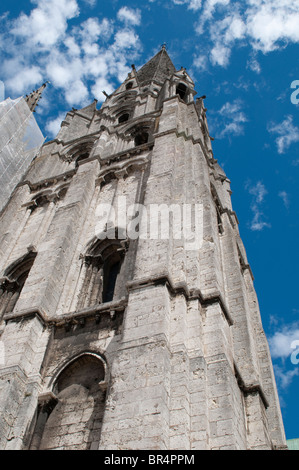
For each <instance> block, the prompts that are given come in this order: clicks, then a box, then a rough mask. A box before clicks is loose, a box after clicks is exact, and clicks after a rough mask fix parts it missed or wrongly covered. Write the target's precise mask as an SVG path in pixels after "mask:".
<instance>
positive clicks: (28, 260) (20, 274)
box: [0, 252, 36, 319]
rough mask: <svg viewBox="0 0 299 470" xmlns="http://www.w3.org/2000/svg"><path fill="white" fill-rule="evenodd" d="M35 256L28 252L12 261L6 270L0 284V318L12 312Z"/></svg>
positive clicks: (33, 253)
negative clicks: (17, 259)
mask: <svg viewBox="0 0 299 470" xmlns="http://www.w3.org/2000/svg"><path fill="white" fill-rule="evenodd" d="M35 257H36V253H35V252H30V253H28V254H27V255H26V256H24V257H23V258H21V259H20V260H19V261H17V262H15V263H13V265H12V266H10V267H9V268H8V269H7V270H6V271H5V275H4V278H3V279H2V283H1V285H0V319H1V318H2V316H3V315H5V314H6V313H9V312H12V311H13V309H14V307H15V305H16V303H17V301H18V299H19V297H20V294H21V292H22V290H23V287H24V285H25V282H26V280H27V278H28V275H29V272H30V270H31V268H32V265H33V263H34V260H35Z"/></svg>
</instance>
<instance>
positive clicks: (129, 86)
mask: <svg viewBox="0 0 299 470" xmlns="http://www.w3.org/2000/svg"><path fill="white" fill-rule="evenodd" d="M131 88H133V82H129V83H127V84H126V90H131Z"/></svg>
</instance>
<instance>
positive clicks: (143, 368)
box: [0, 47, 285, 450]
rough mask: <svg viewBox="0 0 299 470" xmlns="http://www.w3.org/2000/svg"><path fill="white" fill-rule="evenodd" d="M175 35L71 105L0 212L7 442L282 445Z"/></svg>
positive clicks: (219, 179)
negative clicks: (174, 54) (168, 45)
mask: <svg viewBox="0 0 299 470" xmlns="http://www.w3.org/2000/svg"><path fill="white" fill-rule="evenodd" d="M195 95H196V92H195V90H194V83H193V81H192V79H191V77H190V76H189V75H188V73H187V71H186V70H185V69H184V68H181V69H180V70H176V68H175V67H174V65H173V63H172V61H171V60H170V58H169V56H168V54H167V52H166V49H165V47H163V48H162V49H161V51H160V52H159V53H158V54H157V55H156V56H155V57H153V58H152V59H151V60H150V61H149V62H148V63H147V64H145V65H144V66H143V67H142V68H141V69H140V70H139V71H137V70H136V69H135V67H134V66H132V70H131V72H130V73H129V75H128V77H127V79H126V80H125V81H124V83H122V85H121V86H120V87H119V88H118V89H117V90H116V91H115V92H114V93H112V94H111V95H110V96H108V95H107V96H106V101H105V102H104V103H103V105H102V106H101V109H100V110H98V109H97V102H96V101H94V102H93V103H91V104H90V105H89V106H87V107H86V108H84V109H80V110H76V109H72V111H70V112H69V113H68V114H67V115H66V118H65V120H64V121H63V122H62V124H61V129H60V131H59V133H58V135H57V137H56V138H55V139H54V140H52V141H50V142H47V143H45V144H44V145H43V147H42V149H41V152H40V153H39V155H38V156H37V158H36V159H35V160H34V162H33V163H32V165H31V167H30V169H29V171H28V172H27V175H26V177H25V179H24V180H23V181H22V182H21V183H20V184H19V185H18V186H17V188H16V190H15V191H14V193H13V194H12V197H11V200H10V202H9V204H8V205H7V207H6V209H5V210H4V212H3V213H2V214H1V221H0V240H1V243H0V277H1V280H0V282H1V287H0V289H1V290H0V321H1V323H0V325H1V333H0V334H1V336H0V346H1V349H0V352H1V354H0V406H1V416H0V447H1V448H2V449H6V450H9V449H33V450H37V449H86V450H89V449H100V450H117V449H118V450H137V449H145V450H146V449H148V450H172V449H174V450H177V449H179V450H197V449H198V450H201V449H205V450H211V449H234V450H238V449H280V448H284V446H285V437H284V430H283V424H282V419H281V413H280V408H279V402H278V397H277V391H276V385H275V380H274V375H273V370H272V364H271V358H270V354H269V349H268V344H267V341H266V338H265V334H264V332H263V328H262V324H261V318H260V313H259V308H258V302H257V298H256V294H255V290H254V286H253V277H252V273H251V270H250V266H249V264H248V261H247V258H246V253H245V250H244V247H243V244H242V241H241V238H240V235H239V230H238V219H237V216H236V214H235V212H234V211H233V209H232V205H231V198H230V194H231V191H230V181H229V180H228V178H227V177H226V175H225V173H224V172H223V170H222V169H221V168H220V166H219V164H218V163H217V160H215V158H214V156H213V152H212V147H211V139H210V137H209V131H208V125H207V120H206V114H205V106H204V101H203V100H204V98H203V97H202V98H197V99H195Z"/></svg>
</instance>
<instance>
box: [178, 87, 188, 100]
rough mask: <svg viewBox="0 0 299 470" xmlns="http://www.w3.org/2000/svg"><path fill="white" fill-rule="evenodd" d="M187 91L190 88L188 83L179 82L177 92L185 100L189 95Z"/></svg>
mask: <svg viewBox="0 0 299 470" xmlns="http://www.w3.org/2000/svg"><path fill="white" fill-rule="evenodd" d="M187 91H188V88H187V87H186V85H184V83H179V84H178V86H177V87H176V94H177V95H179V97H180V98H181V99H182V100H184V101H185V99H186V97H187Z"/></svg>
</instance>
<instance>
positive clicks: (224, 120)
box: [216, 100, 248, 139]
mask: <svg viewBox="0 0 299 470" xmlns="http://www.w3.org/2000/svg"><path fill="white" fill-rule="evenodd" d="M217 116H218V123H217V127H218V128H220V127H222V129H221V131H218V132H217V134H216V136H217V137H218V138H219V139H223V138H224V137H227V136H232V135H234V136H238V135H241V134H242V133H243V131H244V124H245V122H247V121H248V120H247V117H246V115H245V113H244V112H243V111H242V103H241V101H240V100H234V101H233V102H227V103H225V104H224V105H223V106H222V108H221V109H220V110H219V111H218V112H217ZM219 118H220V120H219Z"/></svg>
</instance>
